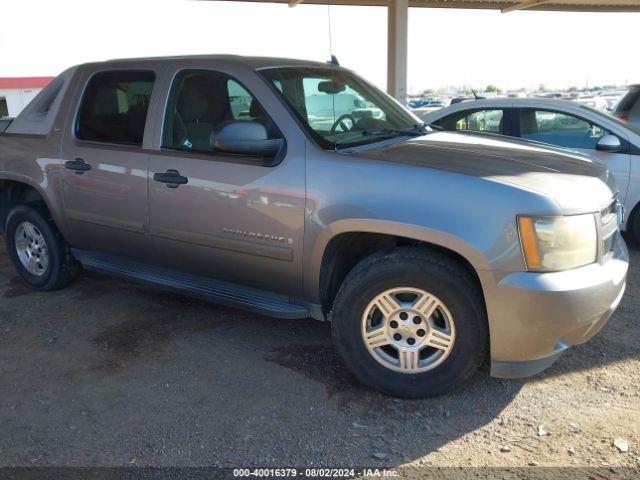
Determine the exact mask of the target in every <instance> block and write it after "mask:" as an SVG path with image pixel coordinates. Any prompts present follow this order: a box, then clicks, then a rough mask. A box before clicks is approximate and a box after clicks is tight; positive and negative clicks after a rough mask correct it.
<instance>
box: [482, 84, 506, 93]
mask: <svg viewBox="0 0 640 480" xmlns="http://www.w3.org/2000/svg"><path fill="white" fill-rule="evenodd" d="M484 91H485V92H487V93H500V92H502V90H501V89H499V88H498V87H496V86H495V85H487V88H485V89H484Z"/></svg>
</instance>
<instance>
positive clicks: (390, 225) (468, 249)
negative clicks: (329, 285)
mask: <svg viewBox="0 0 640 480" xmlns="http://www.w3.org/2000/svg"><path fill="white" fill-rule="evenodd" d="M343 233H377V234H383V235H393V236H396V237H404V238H409V239H412V240H417V241H421V242H425V243H430V244H432V245H436V246H439V247H442V248H444V249H446V250H450V251H452V252H454V253H456V254H458V255H460V256H461V257H462V258H464V259H465V260H466V261H467V262H469V264H470V265H471V266H472V267H473V268H474V269H475V270H476V271H482V270H490V269H491V268H490V266H489V263H488V262H487V259H486V258H485V257H484V256H483V255H482V253H481V252H480V251H479V250H478V249H477V248H475V247H474V246H473V245H471V244H469V243H468V242H466V241H464V240H462V239H461V238H459V237H455V236H452V235H450V234H448V233H445V232H442V231H438V230H434V229H431V228H428V227H424V226H418V225H412V224H405V223H399V222H393V221H388V220H376V219H373V220H372V219H364V218H363V219H343V220H337V221H335V222H333V223H331V224H329V225H325V226H323V227H322V230H321V232H320V234H319V235H318V236H317V238H316V239H315V242H314V244H313V246H312V247H311V248H310V250H309V252H310V253H309V255H308V257H307V259H306V262H305V276H304V277H305V284H304V295H305V298H310V299H318V298H319V295H320V269H321V266H322V261H323V258H324V253H325V251H326V248H327V246H328V245H329V242H330V241H331V240H332V239H333V238H335V237H336V236H338V235H340V234H343Z"/></svg>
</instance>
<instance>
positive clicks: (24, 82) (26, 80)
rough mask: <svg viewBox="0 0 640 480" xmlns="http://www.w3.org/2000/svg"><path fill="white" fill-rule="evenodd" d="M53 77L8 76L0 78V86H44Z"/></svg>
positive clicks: (6, 87) (7, 87)
mask: <svg viewBox="0 0 640 480" xmlns="http://www.w3.org/2000/svg"><path fill="white" fill-rule="evenodd" d="M53 79H54V77H9V78H0V88H4V89H11V88H44V87H46V86H47V85H49V83H50V82H51V81H52V80H53Z"/></svg>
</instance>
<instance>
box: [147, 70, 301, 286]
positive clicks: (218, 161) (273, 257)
mask: <svg viewBox="0 0 640 480" xmlns="http://www.w3.org/2000/svg"><path fill="white" fill-rule="evenodd" d="M229 120H250V121H257V122H263V123H265V125H267V130H271V131H273V129H277V127H276V126H275V124H274V123H273V121H272V120H271V117H270V116H269V115H268V112H266V111H265V110H264V109H263V108H262V106H261V103H260V102H259V101H258V100H257V99H256V98H255V97H254V96H253V95H252V94H251V93H250V92H249V90H248V89H247V88H245V87H244V86H243V85H242V84H241V83H240V82H239V81H238V80H236V79H235V78H234V77H232V76H231V75H228V74H226V73H222V72H220V71H212V70H182V71H180V72H177V73H176V75H175V79H174V81H173V84H172V86H171V92H170V95H169V103H168V106H167V111H166V114H165V122H164V135H163V139H162V146H161V149H160V151H159V152H157V153H153V154H151V155H150V157H149V179H148V182H149V184H148V192H149V233H150V234H151V237H152V239H153V243H154V245H155V250H156V253H157V255H156V257H157V262H158V263H159V264H160V265H161V266H163V267H165V268H169V269H172V270H177V271H180V272H184V273H190V274H195V275H200V276H205V277H211V278H215V279H219V280H224V281H229V282H233V283H236V284H240V285H246V286H252V287H256V288H260V289H263V290H269V291H272V292H278V293H283V294H288V295H297V296H299V295H300V294H301V289H302V284H301V276H302V253H303V251H302V241H303V234H304V218H305V149H304V143H303V142H297V141H295V139H287V151H286V154H285V156H284V158H282V159H281V161H280V162H279V163H277V165H273V164H272V163H270V162H265V159H263V158H256V157H251V156H247V155H242V154H234V155H229V154H222V153H220V152H217V151H214V149H213V148H212V145H211V136H212V133H213V132H214V130H215V129H216V128H217V127H218V126H219V125H220V124H222V123H224V122H227V121H229ZM278 135H280V136H281V134H280V133H279V132H278ZM168 173H169V174H173V175H174V176H179V177H181V179H182V182H183V183H165V182H164V181H163V180H162V179H163V178H164V176H163V175H164V174H168Z"/></svg>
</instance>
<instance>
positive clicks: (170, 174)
mask: <svg viewBox="0 0 640 480" xmlns="http://www.w3.org/2000/svg"><path fill="white" fill-rule="evenodd" d="M153 179H154V180H155V181H156V182H160V183H165V184H166V185H167V187H168V188H178V186H179V185H185V184H186V183H189V179H188V178H187V177H183V176H182V175H180V172H178V171H177V170H167V171H166V172H164V173H154V174H153Z"/></svg>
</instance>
